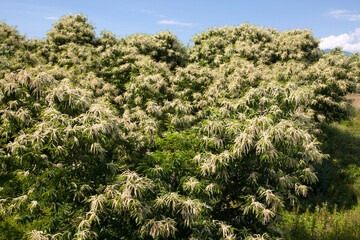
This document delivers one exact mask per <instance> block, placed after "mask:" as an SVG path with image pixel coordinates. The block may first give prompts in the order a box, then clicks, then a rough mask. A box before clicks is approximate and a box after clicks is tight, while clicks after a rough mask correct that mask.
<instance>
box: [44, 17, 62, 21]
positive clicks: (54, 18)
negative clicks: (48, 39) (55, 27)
mask: <svg viewBox="0 0 360 240" xmlns="http://www.w3.org/2000/svg"><path fill="white" fill-rule="evenodd" d="M45 19H47V20H58V19H59V18H58V17H45Z"/></svg>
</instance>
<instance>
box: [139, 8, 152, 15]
mask: <svg viewBox="0 0 360 240" xmlns="http://www.w3.org/2000/svg"><path fill="white" fill-rule="evenodd" d="M139 12H141V13H149V14H153V13H155V12H154V11H153V10H148V9H140V10H139Z"/></svg>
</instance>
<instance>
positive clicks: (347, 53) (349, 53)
mask: <svg viewBox="0 0 360 240" xmlns="http://www.w3.org/2000/svg"><path fill="white" fill-rule="evenodd" d="M331 50H333V49H324V52H326V53H328V52H330V51H331ZM344 53H345V54H346V55H347V56H350V55H352V54H353V53H351V52H346V51H344Z"/></svg>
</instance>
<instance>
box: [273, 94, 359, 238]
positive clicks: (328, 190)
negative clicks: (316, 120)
mask: <svg viewBox="0 0 360 240" xmlns="http://www.w3.org/2000/svg"><path fill="white" fill-rule="evenodd" d="M348 99H351V100H352V106H353V116H352V118H351V119H349V120H345V121H342V122H340V123H333V124H331V125H326V126H324V127H323V132H324V139H323V142H325V144H324V146H323V152H324V153H326V154H328V155H329V158H328V159H327V160H325V161H324V163H323V164H322V165H319V166H317V169H316V170H317V172H318V177H319V182H318V183H317V184H316V185H315V186H313V191H312V193H311V194H310V196H309V197H308V198H307V200H305V201H303V203H302V204H301V205H299V207H298V208H297V209H294V210H293V211H287V212H284V213H283V214H282V217H283V219H282V221H281V222H280V223H279V224H278V226H277V227H278V229H279V232H280V233H281V236H282V238H283V239H284V240H288V239H329V240H333V239H337V240H339V239H349V240H352V239H356V240H359V239H360V94H354V95H350V96H348Z"/></svg>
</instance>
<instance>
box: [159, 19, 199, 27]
mask: <svg viewBox="0 0 360 240" xmlns="http://www.w3.org/2000/svg"><path fill="white" fill-rule="evenodd" d="M157 24H162V25H179V26H184V27H192V26H195V25H198V23H187V22H178V21H174V20H162V21H158V22H157Z"/></svg>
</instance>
